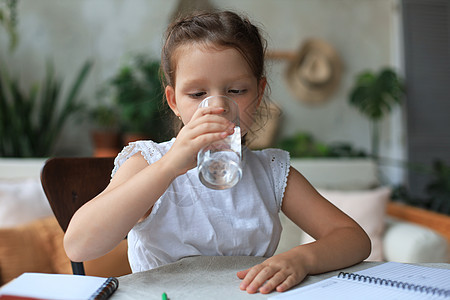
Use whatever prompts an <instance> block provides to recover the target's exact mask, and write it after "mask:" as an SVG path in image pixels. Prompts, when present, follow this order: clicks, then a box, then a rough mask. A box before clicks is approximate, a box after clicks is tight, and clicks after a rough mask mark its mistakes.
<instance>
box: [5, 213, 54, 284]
mask: <svg viewBox="0 0 450 300" xmlns="http://www.w3.org/2000/svg"><path fill="white" fill-rule="evenodd" d="M58 230H59V233H58ZM53 234H59V235H60V236H61V237H62V230H61V229H60V228H59V225H58V224H57V223H56V220H55V218H54V217H49V218H45V219H40V220H38V221H35V222H32V223H29V224H27V225H23V226H18V227H14V228H2V229H0V272H1V274H0V278H1V280H2V282H1V283H0V284H4V283H6V282H8V281H10V280H12V279H14V278H15V277H17V276H19V275H20V274H22V273H24V272H42V273H52V272H53V268H52V263H51V257H50V255H49V253H51V252H52V249H51V248H52V245H51V243H49V240H47V238H46V237H48V236H50V235H53Z"/></svg>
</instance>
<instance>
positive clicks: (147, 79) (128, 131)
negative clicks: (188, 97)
mask: <svg viewBox="0 0 450 300" xmlns="http://www.w3.org/2000/svg"><path fill="white" fill-rule="evenodd" d="M159 67H160V64H159V61H157V60H153V59H151V58H149V57H148V56H146V55H142V54H138V55H135V56H133V57H132V59H131V61H130V62H129V63H127V64H126V65H124V66H123V67H122V68H121V69H120V70H119V72H118V73H117V74H116V75H115V76H114V77H113V78H112V79H111V80H110V81H109V83H110V86H111V88H112V90H113V102H114V103H115V105H117V108H118V111H119V118H120V125H121V130H122V131H123V139H124V143H125V144H127V143H128V142H130V141H134V140H137V139H152V140H155V141H162V140H164V139H166V138H167V128H168V126H167V124H166V122H165V121H164V114H165V111H166V108H164V107H163V106H162V103H163V101H162V98H163V95H164V90H163V87H162V84H161V81H160V73H159Z"/></svg>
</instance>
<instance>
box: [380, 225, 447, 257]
mask: <svg viewBox="0 0 450 300" xmlns="http://www.w3.org/2000/svg"><path fill="white" fill-rule="evenodd" d="M383 249H384V254H385V257H386V259H387V260H389V261H397V262H408V263H436V262H449V261H450V257H449V250H450V249H449V244H448V241H447V240H446V239H445V237H443V236H441V235H440V234H439V233H437V232H436V231H434V230H432V229H429V228H427V227H424V226H421V225H418V224H413V223H409V222H404V221H400V222H399V221H396V220H395V219H392V220H390V221H389V222H388V229H387V230H386V234H385V235H384V242H383Z"/></svg>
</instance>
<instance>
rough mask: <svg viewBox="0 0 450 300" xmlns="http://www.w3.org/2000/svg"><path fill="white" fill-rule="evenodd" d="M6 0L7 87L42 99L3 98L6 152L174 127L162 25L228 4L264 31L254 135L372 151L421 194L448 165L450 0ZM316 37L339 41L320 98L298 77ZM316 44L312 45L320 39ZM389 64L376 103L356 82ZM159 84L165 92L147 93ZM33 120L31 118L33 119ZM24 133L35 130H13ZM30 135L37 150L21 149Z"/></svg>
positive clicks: (71, 146)
mask: <svg viewBox="0 0 450 300" xmlns="http://www.w3.org/2000/svg"><path fill="white" fill-rule="evenodd" d="M0 4H1V6H0V8H1V12H2V25H3V26H2V27H0V74H1V76H2V79H3V91H4V94H5V96H4V97H3V98H4V99H3V101H4V102H8V101H9V102H14V101H15V102H17V100H14V101H11V99H13V98H14V97H9V100H8V99H7V98H8V96H7V94H8V93H9V94H11V95H13V94H14V95H16V99H17V98H18V97H19V96H20V97H19V98H21V99H22V100H21V101H22V102H24V103H27V101H28V102H32V103H34V104H33V105H28V106H27V105H23V107H21V108H20V107H19V106H20V105H16V107H15V108H13V109H11V110H10V111H8V110H7V109H6V108H5V107H6V106H2V113H1V115H0V116H1V118H2V124H3V125H2V147H3V148H2V155H1V156H5V157H7V156H11V157H20V156H24V157H35V156H37V157H49V156H91V155H113V154H114V153H116V152H117V151H118V150H120V149H121V148H122V147H123V145H124V144H126V141H128V140H126V139H125V138H124V132H132V133H144V134H146V136H148V137H150V138H152V139H155V140H164V139H167V138H170V136H169V135H168V134H167V130H166V129H167V127H168V126H169V125H168V124H166V123H164V121H163V119H160V118H161V116H160V114H159V111H158V110H159V108H160V107H159V106H160V105H159V103H158V102H159V100H160V99H161V97H160V93H161V91H160V90H158V88H159V87H158V83H157V82H158V81H157V80H158V78H157V69H158V59H159V55H160V49H161V43H162V38H163V33H164V30H165V28H166V26H167V25H168V24H169V23H170V21H171V19H173V17H174V16H176V15H177V14H179V13H185V12H188V11H190V10H194V9H212V8H218V9H231V10H234V11H238V12H242V13H244V14H246V15H248V17H249V18H250V19H251V20H252V21H254V22H255V23H256V24H258V25H259V26H260V27H261V28H262V29H263V30H264V32H265V36H266V38H267V39H268V60H267V62H268V64H267V67H268V68H267V73H268V79H269V84H270V88H271V89H270V92H271V93H270V99H271V102H272V104H273V105H272V108H274V109H275V113H274V114H273V116H272V117H271V120H269V123H270V124H271V126H272V127H273V128H274V129H273V130H272V131H271V132H270V133H268V134H267V136H264V137H263V138H264V141H263V142H262V143H261V144H260V145H262V146H257V147H256V148H258V147H267V146H277V147H279V146H280V147H284V148H286V149H287V150H289V151H291V155H292V156H294V157H295V156H302V155H303V156H305V157H317V156H319V157H323V156H357V157H361V156H372V157H374V158H375V159H376V160H377V163H378V164H379V167H380V170H381V172H382V177H383V180H384V181H385V182H387V183H388V184H390V185H407V186H409V187H410V189H411V188H412V189H416V190H415V193H417V195H422V194H423V191H424V189H425V186H426V185H427V183H428V182H429V181H430V178H431V177H430V176H432V175H430V174H432V172H433V163H435V162H436V160H438V165H439V166H440V168H441V169H439V170H440V171H442V172H444V173H445V172H448V171H449V169H448V167H447V165H446V164H448V163H449V162H450V152H449V151H448V150H449V148H450V137H449V134H448V133H447V128H448V127H449V125H450V124H449V122H450V121H449V120H450V118H449V113H450V104H449V101H448V95H449V93H448V92H449V82H450V42H449V40H450V38H449V32H450V25H449V24H450V21H449V20H450V18H449V11H450V4H449V2H448V1H445V0H428V1H425V0H422V1H419V0H403V1H401V0H314V1H312V0H283V1H271V0H244V1H237V0H227V1H221V0H209V1H206V0H204V1H200V0H197V1H188V0H151V1H150V0H128V1H124V0H78V1H70V0H61V1H53V0H18V1H13V0H1V1H0ZM311 39H314V40H320V41H322V42H323V43H325V44H326V46H323V47H321V48H320V47H319V48H320V49H322V48H323V49H325V48H326V47H329V48H331V50H330V51H332V52H333V54H332V55H330V54H329V53H328V54H327V53H325V54H324V55H325V56H326V55H329V59H330V61H333V62H335V63H337V64H338V67H334V69H333V66H332V68H331V69H329V70H328V71H329V72H332V76H335V77H333V78H334V79H333V80H335V84H334V86H333V87H330V89H329V90H328V91H327V92H324V93H323V97H321V99H320V100H314V99H312V98H311V99H310V98H308V94H307V93H305V92H304V91H301V90H300V91H299V90H298V89H297V88H296V87H295V82H294V86H293V85H292V84H291V83H290V82H289V80H292V78H293V77H295V74H296V73H295V72H296V68H298V69H299V70H300V62H299V61H300V60H301V59H302V57H303V56H302V55H306V54H305V51H308V49H305V47H306V46H305V43H306V42H307V41H309V40H311ZM312 48H313V47H312ZM320 49H319V50H317V49H316V50H315V49H312V50H311V49H310V50H311V51H312V52H314V51H317V52H318V53H320V51H321V50H320ZM323 49H322V50H323ZM289 70H290V71H291V72H290V71H289ZM383 71H386V72H387V73H388V75H390V77H389V76H387V77H386V78H385V81H384V82H383V78H381V79H380V78H378V79H379V80H380V81H379V82H378V86H376V85H374V86H375V87H373V89H375V92H374V91H373V89H372V92H374V93H375V96H376V95H383V93H387V94H389V93H391V94H390V97H388V99H387V100H383V99H382V97H381V96H380V97H381V98H380V97H379V98H377V99H375V100H374V103H375V104H374V105H375V106H376V105H378V108H379V110H380V111H381V112H380V113H379V114H377V113H376V112H373V109H372V111H371V107H370V105H371V104H370V103H369V104H367V103H366V104H365V103H364V96H361V93H360V94H356V95H355V93H356V92H355V91H356V90H357V88H360V92H361V91H362V92H363V94H364V87H366V88H367V85H370V82H375V81H376V80H377V78H376V76H379V77H382V76H381V74H382V73H383ZM386 72H385V73H386ZM155 74H156V75H155ZM289 76H290V77H289ZM380 86H381V87H380ZM383 88H384V89H385V90H383ZM369 89H370V88H369ZM377 89H378V90H377ZM369 93H370V92H369ZM377 93H378V94H377ZM18 95H19V96H18ZM149 95H150V96H151V97H153V99H157V100H152V101H150V102H149V97H150V96H149ZM302 95H305V96H304V97H302ZM352 95H354V96H352ZM358 95H359V96H358ZM388 96H389V95H388ZM151 97H150V98H151ZM358 97H359V98H358ZM352 99H353V100H352ZM352 101H353V102H352ZM377 101H378V102H377ZM149 103H150V104H149ZM155 111H158V112H155ZM149 116H151V117H149ZM141 117H142V118H144V121H141V120H140V118H141ZM28 119H30V121H29V122H28V121H27V122H25V121H24V120H28ZM17 120H20V121H22V123H24V124H21V122H19V121H17ZM139 122H140V123H139ZM19 123H20V124H19ZM33 124H38V125H33ZM27 126H28V127H30V129H29V130H25V129H24V128H28V127H27ZM33 126H34V127H33ZM375 127H376V128H378V129H379V130H378V131H376V130H375V131H374V128H375ZM33 128H34V129H33ZM99 129H101V131H105V129H107V131H115V132H119V133H120V138H121V139H120V140H119V138H118V137H117V136H116V137H115V141H114V142H113V145H114V146H113V147H115V150H112V152H107V151H106V152H103V153H102V152H98V151H99V150H98V149H97V150H96V146H95V142H94V139H93V132H94V131H98V130H99ZM111 129H114V130H111ZM21 130H22V131H21ZM25 131H26V133H23V132H25ZM256 135H257V136H258V133H256ZM260 135H263V134H262V133H261V134H260ZM374 135H375V137H374ZM24 136H27V139H29V140H31V141H24V140H17V139H18V138H19V137H24ZM133 138H134V139H136V138H135V137H131V140H132V139H133ZM374 144H375V145H374ZM11 145H16V146H17V147H14V146H11ZM27 147H28V148H29V149H30V150H27V151H25V150H24V149H25V148H27ZM17 149H19V150H17ZM305 149H306V150H305ZM437 168H439V167H437ZM417 171H418V172H417ZM443 178H444V181H445V180H447V181H446V182H447V183H448V181H449V179H448V178H447V179H445V178H446V177H445V176H444V177H443Z"/></svg>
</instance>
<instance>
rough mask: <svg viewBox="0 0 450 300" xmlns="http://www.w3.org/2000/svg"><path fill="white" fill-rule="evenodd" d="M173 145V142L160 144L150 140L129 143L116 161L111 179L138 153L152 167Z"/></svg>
mask: <svg viewBox="0 0 450 300" xmlns="http://www.w3.org/2000/svg"><path fill="white" fill-rule="evenodd" d="M172 143H173V141H170V142H165V143H161V144H158V143H155V142H153V141H150V140H148V141H137V142H132V143H129V144H128V146H126V147H125V148H123V150H122V151H121V152H120V153H119V154H118V155H117V157H116V159H115V160H114V169H113V171H112V173H111V177H113V176H114V174H116V172H117V170H118V169H119V168H120V166H121V165H122V164H123V163H124V162H125V161H126V160H127V159H129V158H130V157H132V156H133V155H135V154H136V153H138V152H140V153H141V154H142V156H143V157H144V158H145V160H146V161H147V162H148V164H149V165H150V164H152V163H154V162H155V161H157V160H159V159H160V158H161V157H162V156H163V155H164V154H165V153H166V152H167V149H168V148H170V145H171V144H172Z"/></svg>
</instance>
